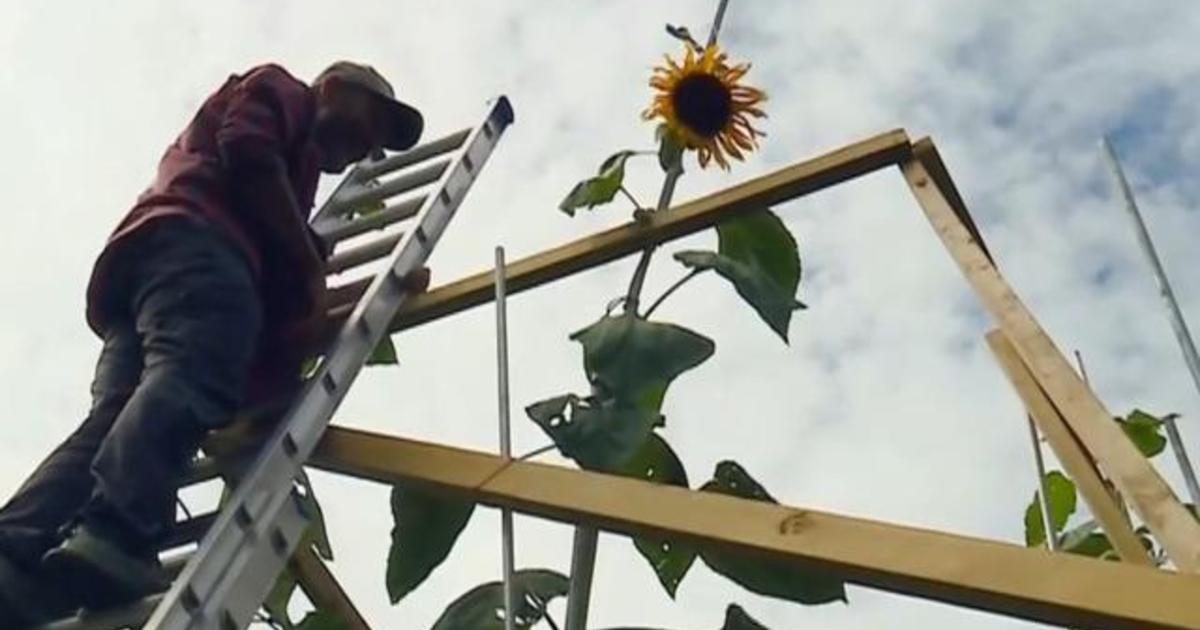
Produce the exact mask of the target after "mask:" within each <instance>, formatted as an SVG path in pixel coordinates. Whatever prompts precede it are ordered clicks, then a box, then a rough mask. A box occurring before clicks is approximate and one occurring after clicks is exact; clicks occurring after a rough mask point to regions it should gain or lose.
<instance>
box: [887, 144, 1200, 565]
mask: <svg viewBox="0 0 1200 630" xmlns="http://www.w3.org/2000/svg"><path fill="white" fill-rule="evenodd" d="M901 170H902V171H903V173H904V176H905V178H906V179H907V181H908V184H909V187H910V188H911V189H912V192H913V194H914V195H915V196H916V198H917V202H918V203H919V204H920V206H921V208H922V209H923V210H924V212H925V215H926V216H927V217H928V218H929V222H930V223H931V224H932V225H933V229H934V231H935V232H936V233H937V235H938V237H939V238H941V240H942V243H943V244H944V245H945V246H946V249H947V251H948V252H949V253H950V255H951V257H953V258H954V260H955V262H957V263H958V266H959V268H960V269H961V270H962V272H963V274H964V275H965V276H966V278H967V281H968V282H969V283H970V284H971V286H972V288H974V290H975V293H976V294H977V295H978V296H979V299H980V301H981V302H982V303H983V305H984V306H985V307H986V308H987V309H988V310H989V311H991V313H992V316H993V317H994V318H995V319H996V321H997V322H998V324H999V326H1000V329H1001V330H1003V331H1004V334H1005V336H1006V337H1008V339H1009V341H1011V342H1012V344H1013V346H1014V347H1016V349H1017V353H1018V354H1019V355H1020V356H1021V360H1022V361H1023V362H1024V363H1025V365H1027V366H1028V367H1029V369H1030V371H1031V372H1032V373H1033V376H1034V379H1035V380H1036V381H1037V382H1038V383H1039V384H1040V385H1041V387H1042V388H1043V389H1044V390H1045V391H1046V394H1047V395H1048V396H1049V397H1050V400H1051V401H1052V402H1053V403H1054V406H1055V407H1056V408H1057V409H1058V410H1059V412H1061V414H1062V417H1063V418H1064V419H1065V420H1066V422H1067V424H1068V426H1070V427H1071V430H1072V431H1073V432H1074V434H1075V435H1076V436H1078V437H1079V440H1080V441H1081V442H1082V443H1083V445H1084V447H1085V448H1086V449H1087V451H1088V452H1089V453H1091V454H1092V456H1094V457H1095V458H1096V463H1097V464H1098V465H1099V466H1100V468H1101V469H1103V470H1104V472H1105V473H1107V474H1108V476H1109V477H1110V478H1111V479H1112V480H1113V482H1114V483H1116V485H1117V488H1118V489H1119V490H1120V491H1121V494H1122V495H1123V496H1124V497H1125V499H1126V500H1127V501H1129V502H1130V504H1131V505H1132V507H1133V508H1134V510H1135V511H1136V512H1137V514H1138V516H1140V517H1141V519H1142V522H1144V523H1145V524H1146V526H1147V527H1149V528H1150V531H1152V532H1153V533H1154V535H1155V537H1156V538H1157V540H1158V541H1159V543H1160V544H1162V546H1163V548H1164V549H1165V550H1166V552H1167V555H1168V556H1169V557H1170V558H1171V560H1172V561H1173V562H1174V563H1175V566H1176V567H1177V568H1179V570H1181V571H1187V572H1192V573H1195V572H1198V571H1200V522H1197V521H1196V519H1195V518H1194V517H1193V516H1192V515H1191V514H1190V513H1189V512H1188V511H1187V509H1186V508H1185V507H1184V506H1183V504H1182V503H1180V502H1179V499H1178V498H1177V497H1176V496H1175V493H1174V492H1172V490H1171V487H1170V486H1168V485H1167V483H1166V481H1164V480H1163V478H1162V477H1161V476H1159V474H1158V471H1156V470H1155V469H1154V467H1153V466H1152V465H1151V464H1150V462H1149V461H1147V460H1146V458H1145V457H1143V456H1142V454H1141V453H1140V452H1138V450H1137V448H1136V447H1134V445H1133V443H1132V442H1131V441H1130V440H1129V439H1128V438H1127V437H1125V434H1124V433H1123V432H1122V431H1121V429H1120V428H1119V427H1118V426H1117V425H1116V423H1114V422H1113V421H1112V418H1113V416H1112V414H1111V413H1110V412H1109V411H1108V409H1106V408H1105V407H1104V405H1103V404H1102V403H1101V402H1100V401H1099V399H1097V398H1096V396H1095V395H1094V394H1093V393H1092V391H1091V390H1090V389H1089V388H1088V387H1087V386H1086V385H1085V384H1084V383H1083V381H1082V380H1080V378H1079V376H1078V375H1077V374H1076V373H1075V370H1074V368H1072V367H1071V364H1070V363H1069V362H1068V361H1067V359H1066V357H1064V356H1063V354H1062V352H1061V351H1059V349H1058V348H1057V347H1056V346H1055V345H1054V342H1053V341H1052V340H1051V339H1050V336H1049V335H1047V334H1046V331H1045V330H1043V329H1042V327H1041V325H1039V324H1038V322H1037V320H1036V319H1034V317H1033V314H1032V313H1030V312H1029V309H1028V308H1026V306H1025V305H1024V304H1023V303H1022V302H1021V299H1020V298H1019V297H1017V294H1016V293H1015V292H1014V291H1013V290H1012V287H1010V286H1009V285H1008V282H1006V281H1005V280H1004V278H1003V277H1002V276H1001V275H1000V271H999V270H998V269H997V268H996V267H995V265H993V264H992V263H991V261H989V260H988V257H987V255H985V254H984V252H983V250H982V248H980V246H979V243H978V242H977V241H976V240H975V239H974V238H973V237H972V236H971V234H970V232H969V231H968V230H967V229H966V227H965V226H964V224H963V222H962V220H961V219H960V218H959V217H958V215H957V214H955V212H954V209H953V207H952V206H951V205H950V202H949V201H948V200H947V197H946V194H945V192H944V191H943V190H941V189H940V188H939V186H938V184H937V181H936V180H935V179H934V178H933V177H932V176H931V175H930V173H929V171H928V170H927V169H926V167H925V165H924V164H922V163H921V162H920V161H919V160H916V159H909V160H907V161H905V162H904V163H903V164H902V165H901Z"/></svg>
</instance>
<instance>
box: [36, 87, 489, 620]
mask: <svg viewBox="0 0 1200 630" xmlns="http://www.w3.org/2000/svg"><path fill="white" fill-rule="evenodd" d="M512 122H513V110H512V106H511V104H510V103H509V101H508V99H507V98H506V97H503V96H501V97H499V98H497V99H496V100H495V101H493V102H492V103H491V104H490V105H489V108H488V112H487V115H486V117H485V118H484V120H483V122H482V123H480V124H479V125H478V126H476V127H471V128H466V129H463V130H460V131H458V132H456V133H452V134H450V135H448V136H445V137H442V138H439V139H437V140H433V141H431V142H428V143H425V144H422V145H418V146H416V147H414V148H412V149H410V150H409V151H405V152H402V153H396V154H394V155H391V156H386V157H382V158H380V159H371V160H368V161H364V162H363V163H360V164H359V165H357V166H356V167H355V168H354V169H353V170H351V171H350V173H348V174H347V175H346V176H345V178H343V180H342V181H341V183H340V184H339V185H338V186H337V188H336V189H335V190H334V192H333V193H332V194H331V195H330V197H329V199H328V200H327V201H326V202H325V203H324V204H323V205H322V206H321V208H320V209H319V210H318V211H317V213H316V214H315V215H314V216H313V218H312V221H311V225H312V227H313V230H314V231H315V232H317V234H318V235H320V236H321V237H322V239H323V240H325V241H326V243H328V244H329V245H331V246H335V247H336V246H338V245H342V247H337V248H335V249H334V253H333V255H332V256H331V257H330V259H329V261H328V270H327V271H328V273H329V274H330V275H336V274H340V273H343V272H345V271H349V270H351V269H355V268H359V267H360V266H362V265H365V264H368V263H377V262H378V261H380V260H381V259H384V258H386V264H384V265H383V266H382V267H381V268H380V269H379V270H378V271H377V272H375V273H374V274H373V275H368V276H366V277H364V278H361V279H359V280H358V281H357V282H355V283H352V284H350V285H345V286H343V287H341V290H342V291H343V292H349V293H350V294H354V293H356V292H357V291H359V290H362V294H361V297H358V299H357V303H354V305H353V309H352V310H350V311H349V314H348V316H347V317H346V320H345V323H344V324H343V325H342V326H341V329H340V330H339V331H338V333H337V335H336V337H335V338H334V340H333V341H332V342H331V344H330V345H329V347H328V349H327V351H326V352H325V355H324V357H323V360H322V361H321V363H320V365H319V367H318V368H317V370H316V372H315V373H314V374H313V375H312V376H311V377H310V378H309V379H308V381H307V382H306V384H305V386H304V388H303V390H301V392H300V393H299V394H298V395H297V396H296V398H295V400H293V401H292V402H291V404H290V406H289V408H288V411H287V413H286V415H285V416H284V419H283V420H282V421H281V422H280V423H279V425H278V427H277V428H276V430H275V431H274V433H273V435H271V437H270V438H269V439H268V440H267V441H266V442H265V443H264V444H263V445H262V446H261V447H260V450H259V452H258V454H257V457H256V458H255V459H254V460H253V461H252V463H250V464H249V466H248V468H246V470H245V473H244V475H243V476H241V479H240V482H239V483H238V484H237V487H236V490H234V491H233V493H232V495H231V496H230V497H229V498H228V500H227V502H226V503H225V506H224V507H223V508H222V509H221V511H220V512H219V513H212V514H209V515H204V516H200V517H196V518H194V519H192V520H191V521H190V522H186V523H182V524H179V525H177V528H176V529H177V530H180V531H178V532H177V534H176V535H175V536H174V538H175V540H174V541H173V543H174V545H175V546H178V545H179V543H186V542H188V540H187V531H191V532H193V538H191V540H192V541H195V540H196V538H197V537H198V536H199V533H200V532H206V533H205V534H204V537H203V539H202V540H200V541H199V546H198V547H197V548H196V550H195V551H194V552H193V553H190V554H185V555H181V556H178V557H176V558H174V559H168V560H166V561H164V566H166V567H167V569H168V570H170V571H173V572H177V575H176V577H175V580H174V582H173V583H172V585H171V587H170V588H169V589H168V590H167V591H166V592H165V593H163V594H159V595H155V596H152V597H149V598H146V599H145V600H142V601H140V602H136V603H133V604H130V605H128V606H125V607H122V608H119V609H114V610H108V611H98V612H91V611H81V612H80V613H79V615H77V616H74V617H71V618H67V619H62V620H59V621H55V622H52V623H50V624H47V625H44V626H42V629H43V630H115V629H119V628H127V627H138V626H139V625H140V627H142V628H143V629H144V630H239V629H242V628H245V627H246V626H247V625H249V624H250V622H251V621H252V620H253V618H254V615H255V613H256V612H257V611H258V609H259V608H260V607H261V605H262V603H263V601H264V600H265V599H266V597H267V595H268V594H269V592H270V589H271V587H272V586H273V585H274V582H275V580H276V579H277V577H278V576H279V574H280V573H281V572H282V570H283V569H284V567H285V565H286V563H287V561H288V560H289V558H290V557H291V555H292V553H293V552H294V551H295V550H296V548H297V546H298V545H299V543H300V542H301V538H302V537H303V535H304V532H305V530H306V529H307V527H308V526H309V524H310V515H309V514H307V513H306V510H305V509H304V507H303V504H302V502H301V500H300V496H299V494H298V492H297V484H296V479H297V477H298V475H300V474H301V472H302V470H303V465H304V462H305V460H306V459H307V458H308V456H309V455H310V454H311V453H312V451H313V449H314V448H315V447H316V446H317V443H318V442H319V441H320V439H321V435H322V434H323V433H324V430H325V427H326V426H328V424H329V421H330V419H331V418H332V417H333V414H334V411H335V410H336V409H337V407H338V405H339V404H340V403H341V401H342V399H343V398H344V397H345V396H346V394H347V392H348V391H349V389H350V386H351V385H352V384H353V383H354V379H355V377H356V376H357V375H358V373H359V372H360V371H361V370H362V367H363V365H364V364H365V363H366V361H367V359H368V357H369V356H370V355H371V353H372V351H373V350H374V348H375V347H376V345H377V344H379V342H380V341H381V340H382V339H383V337H384V336H385V335H386V334H388V326H389V324H390V323H391V322H392V320H393V318H394V317H395V316H396V313H397V312H398V311H399V309H400V307H401V305H403V304H404V302H405V300H406V299H407V298H408V297H409V295H408V292H407V291H405V289H404V286H403V283H402V279H403V278H404V277H405V276H407V275H408V274H409V273H410V272H412V271H415V270H417V269H420V268H421V266H422V265H424V264H425V262H426V260H427V259H428V258H429V255H430V254H431V253H432V252H433V248H434V246H435V245H436V244H437V242H438V239H439V238H440V237H441V236H442V233H443V232H444V231H445V229H446V226H447V225H448V224H449V223H450V219H451V218H453V216H454V213H455V211H456V210H457V209H458V206H459V205H460V204H461V203H462V201H463V198H464V197H465V196H466V194H467V191H468V190H469V189H470V187H471V184H472V183H473V182H474V180H475V178H476V177H477V176H478V174H479V171H480V170H481V169H482V168H483V166H484V164H485V162H486V161H487V159H488V156H489V155H491V153H492V150H493V149H494V148H495V146H496V144H497V142H499V140H500V137H501V136H502V135H503V133H504V131H505V130H506V129H507V128H508V126H509V125H510V124H511V123H512ZM396 197H402V198H401V199H400V200H399V201H398V202H396V203H393V204H391V205H386V204H384V202H385V201H387V200H389V199H393V198H396ZM363 208H372V210H373V211H371V212H363V211H362V209H363ZM409 219H411V220H412V223H411V224H410V225H407V226H406V227H407V228H408V229H406V230H405V231H404V232H402V233H396V234H391V235H384V236H377V237H374V238H371V237H372V236H374V234H373V233H374V232H376V231H377V230H382V229H385V228H388V227H389V226H392V225H394V224H398V223H400V222H402V221H407V220H409ZM356 237H362V238H360V239H359V240H363V239H364V238H365V239H366V240H365V242H363V243H361V244H355V245H353V246H350V247H346V245H348V244H349V243H348V242H349V241H351V240H353V239H355V238H356ZM363 287H365V290H363ZM331 291H333V292H334V293H335V294H336V293H338V291H339V290H338V289H332V290H331ZM334 312H335V313H336V312H337V311H336V310H335V311H334ZM209 469H210V470H208V471H207V474H206V473H197V474H195V475H193V476H192V481H198V480H203V479H206V478H212V477H213V476H215V473H216V471H215V468H214V467H212V466H209ZM143 624H144V625H143Z"/></svg>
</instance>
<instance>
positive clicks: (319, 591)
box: [291, 546, 371, 630]
mask: <svg viewBox="0 0 1200 630" xmlns="http://www.w3.org/2000/svg"><path fill="white" fill-rule="evenodd" d="M291 568H292V573H293V575H295V576H296V581H297V582H298V583H299V584H300V588H301V589H303V590H304V594H305V595H308V599H309V601H311V602H312V603H313V605H314V606H316V607H317V609H319V610H324V611H327V612H330V613H333V614H334V615H336V616H337V618H338V619H341V620H342V623H343V624H344V626H345V628H346V630H371V626H370V625H368V624H367V620H366V619H364V618H363V616H362V615H361V614H360V613H359V612H358V609H357V608H355V607H354V602H352V601H350V596H348V595H347V594H346V591H345V590H344V589H343V588H342V585H341V584H338V581H337V578H335V577H334V576H333V573H331V572H330V571H329V567H327V566H325V562H324V561H323V560H321V558H320V556H318V555H317V553H316V552H315V551H313V549H312V548H311V547H309V546H304V547H303V548H301V549H299V550H297V551H296V553H295V554H294V555H293V556H292V560H291Z"/></svg>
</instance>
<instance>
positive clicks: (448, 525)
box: [387, 486, 475, 604]
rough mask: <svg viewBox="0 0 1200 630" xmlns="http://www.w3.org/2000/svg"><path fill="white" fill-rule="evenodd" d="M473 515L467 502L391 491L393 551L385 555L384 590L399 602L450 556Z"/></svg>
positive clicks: (403, 489)
mask: <svg viewBox="0 0 1200 630" xmlns="http://www.w3.org/2000/svg"><path fill="white" fill-rule="evenodd" d="M474 511H475V504H474V503H472V502H470V501H463V500H461V499H456V498H451V497H446V496H443V495H442V494H439V493H433V492H430V491H428V490H425V489H422V488H415V487H411V486H394V487H393V488H392V518H393V519H394V522H395V525H394V526H393V528H392V547H391V550H389V551H388V560H387V590H388V597H389V598H390V599H391V600H392V603H393V604H395V603H396V602H398V601H400V600H401V599H402V598H403V597H404V596H405V595H407V594H409V593H411V592H412V591H413V589H415V588H417V587H418V586H420V584H421V582H424V581H425V578H427V577H429V574H430V573H432V572H433V570H434V569H435V568H437V566H438V565H440V564H441V563H442V561H444V560H445V559H446V556H448V555H449V554H450V550H451V549H453V548H454V542H455V541H456V540H458V536H459V534H461V533H462V531H463V528H464V527H466V526H467V521H469V520H470V519H471V514H472V512H474Z"/></svg>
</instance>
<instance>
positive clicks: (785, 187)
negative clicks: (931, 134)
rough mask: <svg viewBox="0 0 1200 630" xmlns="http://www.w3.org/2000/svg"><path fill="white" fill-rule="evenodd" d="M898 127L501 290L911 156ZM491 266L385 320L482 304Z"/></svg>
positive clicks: (346, 299)
mask: <svg viewBox="0 0 1200 630" xmlns="http://www.w3.org/2000/svg"><path fill="white" fill-rule="evenodd" d="M911 148H912V147H911V145H910V144H909V141H908V135H907V134H906V133H905V132H904V131H903V130H901V129H898V130H895V131H889V132H887V133H884V134H881V135H878V136H875V137H873V138H869V139H867V140H863V141H861V142H857V143H855V144H851V145H848V146H846V147H844V148H841V149H838V150H836V151H831V152H829V153H826V154H824V155H821V156H818V157H815V158H813V159H810V160H806V161H803V162H799V163H797V164H794V165H792V166H788V167H786V168H783V169H780V170H778V171H775V172H773V173H770V174H767V175H763V176H762V177H757V178H755V179H752V180H749V181H747V182H745V183H742V184H738V185H736V186H733V187H731V188H726V189H725V190H722V191H719V192H716V193H713V194H710V195H706V196H704V197H701V198H699V199H696V200H693V201H689V202H687V203H684V204H682V205H678V206H675V207H673V208H671V209H670V210H668V211H667V212H664V213H658V214H653V215H650V217H649V218H648V219H647V220H646V221H644V222H630V223H626V224H624V225H621V226H619V227H616V228H612V229H610V230H606V231H604V232H600V233H597V234H593V235H591V236H587V237H584V238H581V239H579V240H576V241H572V242H570V243H567V244H565V245H562V246H559V247H555V248H553V249H550V250H546V251H544V252H541V253H539V254H534V255H532V256H528V257H526V258H522V259H520V260H516V261H513V262H512V263H510V264H509V265H508V280H507V286H508V292H509V294H513V293H519V292H521V291H525V290H527V289H532V288H534V287H537V286H539V285H542V284H545V283H547V282H551V281H553V280H558V279H560V278H564V277H566V276H569V275H571V274H574V273H578V272H580V271H584V270H586V269H591V268H593V267H598V266H600V265H602V264H604V263H607V262H611V261H613V260H616V259H618V258H622V257H624V256H628V255H630V254H634V253H637V252H639V251H641V250H642V249H643V248H645V247H646V246H647V245H652V244H657V243H663V242H666V241H670V240H673V239H677V238H681V237H684V236H687V235H689V234H694V233H696V232H699V231H701V230H704V229H706V228H709V227H712V226H714V225H716V224H717V223H720V222H721V221H723V220H725V219H730V218H733V217H736V216H738V215H740V214H744V213H746V212H750V211H752V210H755V209H757V208H763V207H766V206H770V205H773V204H778V203H783V202H785V201H790V200H792V199H795V198H797V197H801V196H803V195H807V194H809V193H812V192H816V191H818V190H822V189H824V188H828V187H830V186H833V185H835V184H840V183H842V182H845V181H847V180H850V179H854V178H856V177H860V176H862V175H866V174H868V173H872V172H874V171H878V170H880V169H882V168H885V167H887V166H892V165H895V164H898V163H899V162H900V161H901V160H903V159H905V158H906V157H908V156H909V155H910V153H911ZM494 277H495V276H494V274H493V273H492V271H491V270H488V271H485V272H483V273H478V274H475V275H473V276H468V277H466V278H463V279H461V280H458V281H455V282H452V283H450V284H446V285H443V286H440V287H437V288H435V289H433V290H431V291H429V292H428V293H425V294H423V295H418V296H414V297H413V298H412V299H410V300H409V301H408V302H407V303H406V304H405V305H404V307H402V308H401V309H400V313H399V315H397V317H396V319H395V321H394V322H393V324H392V329H393V330H402V329H405V328H409V327H412V326H416V325H417V324H421V323H424V322H427V321H430V320H433V319H437V318H440V317H444V316H446V315H449V314H452V313H456V312H459V311H463V310H466V309H468V308H471V307H474V306H478V305H480V304H485V303H488V302H490V301H491V300H492V297H493V296H494V295H495V290H494V288H493V286H492V280H493V278H494ZM365 288H366V283H365V282H358V283H352V284H350V285H346V286H345V287H342V288H338V289H334V290H332V291H331V293H332V296H331V300H332V302H333V304H334V305H335V308H334V310H333V312H332V319H333V326H335V327H334V328H333V330H336V325H339V324H340V322H341V320H342V319H343V318H345V316H346V315H347V314H348V313H349V310H350V308H352V306H353V303H354V302H355V301H356V300H357V299H358V297H359V296H360V295H361V294H362V292H363V290H365Z"/></svg>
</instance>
